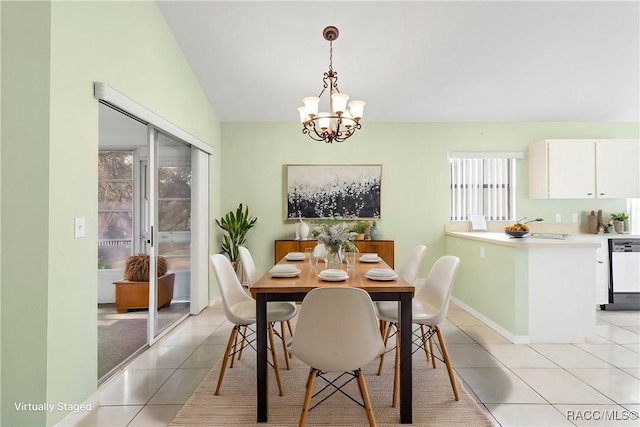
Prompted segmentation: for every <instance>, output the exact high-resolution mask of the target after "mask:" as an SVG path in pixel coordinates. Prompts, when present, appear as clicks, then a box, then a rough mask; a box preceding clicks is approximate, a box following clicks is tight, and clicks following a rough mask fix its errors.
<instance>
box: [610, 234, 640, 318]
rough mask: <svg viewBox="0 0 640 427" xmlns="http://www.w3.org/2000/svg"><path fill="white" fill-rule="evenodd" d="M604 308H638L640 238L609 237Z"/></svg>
mask: <svg viewBox="0 0 640 427" xmlns="http://www.w3.org/2000/svg"><path fill="white" fill-rule="evenodd" d="M609 273H610V274H609V304H606V307H605V309H606V310H640V239H636V238H630V239H626V238H619V239H618V238H616V239H609Z"/></svg>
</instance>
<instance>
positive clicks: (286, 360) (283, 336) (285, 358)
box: [280, 322, 291, 371]
mask: <svg viewBox="0 0 640 427" xmlns="http://www.w3.org/2000/svg"><path fill="white" fill-rule="evenodd" d="M280 334H281V337H282V350H283V351H284V362H285V365H287V371H288V370H290V369H291V366H289V351H288V350H287V340H286V338H285V335H284V322H280Z"/></svg>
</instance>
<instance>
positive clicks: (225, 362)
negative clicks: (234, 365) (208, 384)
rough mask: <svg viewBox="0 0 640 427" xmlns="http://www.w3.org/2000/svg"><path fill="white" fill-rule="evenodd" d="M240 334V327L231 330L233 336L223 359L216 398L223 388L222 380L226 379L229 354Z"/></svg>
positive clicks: (230, 335)
mask: <svg viewBox="0 0 640 427" xmlns="http://www.w3.org/2000/svg"><path fill="white" fill-rule="evenodd" d="M237 332H238V326H237V325H234V327H233V329H232V330H231V334H229V342H228V343H227V349H226V350H225V351H224V356H223V357H222V366H221V367H220V375H219V376H218V385H217V386H216V392H215V393H213V394H214V395H215V396H217V395H218V393H219V392H220V387H221V386H222V378H223V377H224V371H225V370H226V369H227V361H228V360H229V354H230V353H231V347H233V346H234V345H235V344H234V343H235V340H236V336H237Z"/></svg>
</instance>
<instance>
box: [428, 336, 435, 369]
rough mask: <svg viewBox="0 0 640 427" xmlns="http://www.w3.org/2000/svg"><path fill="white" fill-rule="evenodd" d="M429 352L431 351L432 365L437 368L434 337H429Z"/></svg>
mask: <svg viewBox="0 0 640 427" xmlns="http://www.w3.org/2000/svg"><path fill="white" fill-rule="evenodd" d="M429 352H430V353H431V366H433V369H436V358H435V357H433V337H430V338H429Z"/></svg>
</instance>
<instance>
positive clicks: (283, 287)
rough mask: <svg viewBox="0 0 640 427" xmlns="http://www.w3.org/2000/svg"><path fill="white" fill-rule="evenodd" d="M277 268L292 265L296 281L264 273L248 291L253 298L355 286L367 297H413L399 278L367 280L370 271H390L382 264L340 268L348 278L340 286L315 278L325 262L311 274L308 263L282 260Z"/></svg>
mask: <svg viewBox="0 0 640 427" xmlns="http://www.w3.org/2000/svg"><path fill="white" fill-rule="evenodd" d="M278 264H292V265H295V266H296V267H297V268H298V269H299V270H301V271H300V274H299V275H298V276H295V277H271V274H270V273H269V272H268V271H267V272H266V273H265V274H264V276H262V277H261V278H260V279H259V280H258V281H257V282H256V283H254V284H253V285H252V286H251V288H249V290H250V291H251V295H252V296H253V297H254V298H255V297H256V295H257V294H259V293H290V292H309V291H311V290H312V289H314V288H318V287H322V286H354V287H356V288H360V289H364V290H365V291H367V292H369V293H383V292H411V293H412V295H413V292H414V287H413V285H411V284H409V283H407V282H406V281H405V280H404V279H402V278H401V277H398V278H397V279H396V280H391V281H374V280H370V279H367V278H366V277H365V273H366V272H367V271H369V270H370V269H372V268H389V266H388V265H387V264H386V263H385V262H384V261H382V260H380V261H379V262H377V263H364V262H360V260H356V264H355V266H354V268H349V269H347V265H346V263H343V264H342V267H341V269H342V270H345V271H346V272H347V274H348V275H349V278H348V279H347V280H345V281H342V282H326V281H324V280H322V279H320V278H318V277H317V275H318V273H320V272H322V270H324V269H325V268H326V264H325V263H324V262H318V267H317V268H316V269H315V270H311V269H310V267H309V261H308V260H307V259H305V260H303V261H287V260H286V259H285V258H283V259H282V260H280V262H279V263H278Z"/></svg>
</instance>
